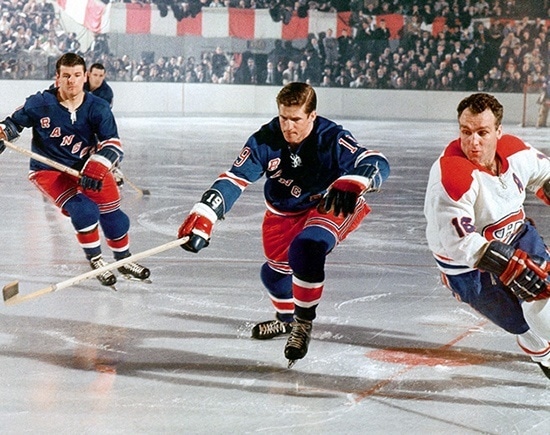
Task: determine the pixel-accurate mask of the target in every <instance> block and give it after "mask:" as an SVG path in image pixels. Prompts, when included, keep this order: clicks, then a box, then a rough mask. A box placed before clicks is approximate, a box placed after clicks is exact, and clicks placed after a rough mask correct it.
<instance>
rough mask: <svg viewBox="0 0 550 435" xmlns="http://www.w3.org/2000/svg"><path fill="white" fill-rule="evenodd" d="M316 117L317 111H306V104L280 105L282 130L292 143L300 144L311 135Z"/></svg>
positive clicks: (286, 138)
mask: <svg viewBox="0 0 550 435" xmlns="http://www.w3.org/2000/svg"><path fill="white" fill-rule="evenodd" d="M316 117H317V113H316V112H315V111H313V112H311V113H306V112H305V111H304V106H283V105H279V123H280V124H281V131H282V132H283V136H284V138H285V140H286V141H287V142H288V143H289V144H290V145H298V144H300V143H301V142H302V141H303V140H304V139H305V138H306V137H308V136H309V133H311V130H312V129H313V122H314V121H315V118H316Z"/></svg>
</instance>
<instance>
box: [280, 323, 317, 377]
mask: <svg viewBox="0 0 550 435" xmlns="http://www.w3.org/2000/svg"><path fill="white" fill-rule="evenodd" d="M291 327H292V331H291V332H290V337H289V338H288V341H287V342H286V346H285V358H286V359H288V368H291V367H292V366H293V365H294V364H295V363H296V360H299V359H302V358H303V357H305V356H306V354H307V347H308V345H309V340H310V339H311V329H312V327H313V325H312V322H311V321H309V320H302V319H298V318H296V319H295V320H294V322H292V323H291Z"/></svg>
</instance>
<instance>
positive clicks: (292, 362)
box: [287, 359, 298, 369]
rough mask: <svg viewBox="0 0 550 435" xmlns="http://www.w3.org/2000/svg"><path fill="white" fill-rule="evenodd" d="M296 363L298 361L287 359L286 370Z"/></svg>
mask: <svg viewBox="0 0 550 435" xmlns="http://www.w3.org/2000/svg"><path fill="white" fill-rule="evenodd" d="M296 361H298V360H296V359H289V360H288V366H287V368H289V369H291V368H292V367H294V364H296Z"/></svg>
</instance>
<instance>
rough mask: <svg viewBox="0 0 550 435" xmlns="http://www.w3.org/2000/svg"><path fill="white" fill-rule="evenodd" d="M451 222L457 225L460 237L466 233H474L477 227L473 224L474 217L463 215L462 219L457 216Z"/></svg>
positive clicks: (456, 228)
mask: <svg viewBox="0 0 550 435" xmlns="http://www.w3.org/2000/svg"><path fill="white" fill-rule="evenodd" d="M451 223H452V224H453V226H454V227H455V230H456V232H457V234H458V237H464V236H465V235H466V234H469V233H473V232H474V231H475V230H476V227H475V226H474V225H472V219H471V218H469V217H463V218H461V219H460V221H459V220H458V219H457V218H453V219H452V220H451Z"/></svg>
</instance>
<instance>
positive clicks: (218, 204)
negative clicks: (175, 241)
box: [178, 189, 224, 253]
mask: <svg viewBox="0 0 550 435" xmlns="http://www.w3.org/2000/svg"><path fill="white" fill-rule="evenodd" d="M223 212H224V204H223V197H222V196H221V195H220V193H219V192H218V191H216V190H213V189H210V190H207V191H206V192H205V193H204V194H203V195H202V198H201V200H200V202H197V203H196V204H195V205H194V206H193V208H192V209H191V211H190V212H189V215H188V216H187V218H185V221H184V222H183V223H182V224H181V226H180V227H179V230H178V238H180V239H181V238H182V237H189V241H188V242H187V243H184V244H183V245H181V247H182V248H183V249H185V250H186V251H189V252H195V253H196V252H199V251H200V250H201V249H202V248H206V247H207V246H208V245H209V244H210V237H211V235H212V230H213V229H214V224H215V223H216V221H217V220H218V219H223Z"/></svg>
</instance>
